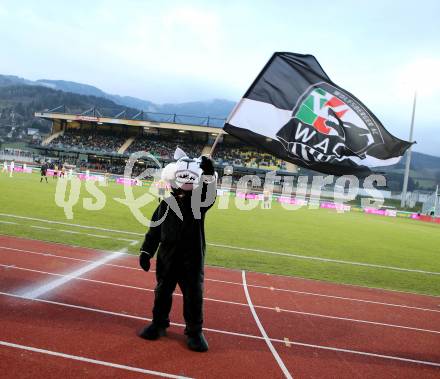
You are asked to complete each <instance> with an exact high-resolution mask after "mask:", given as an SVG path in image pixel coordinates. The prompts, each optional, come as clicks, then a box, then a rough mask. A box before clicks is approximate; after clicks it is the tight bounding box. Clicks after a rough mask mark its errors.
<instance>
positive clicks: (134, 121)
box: [35, 108, 226, 134]
mask: <svg viewBox="0 0 440 379" xmlns="http://www.w3.org/2000/svg"><path fill="white" fill-rule="evenodd" d="M91 112H93V113H91ZM35 117H39V118H44V119H46V120H51V121H54V120H64V121H66V122H72V121H76V122H88V123H97V124H101V123H102V124H107V125H108V124H110V125H111V124H113V125H123V126H132V127H149V128H157V129H175V130H185V131H191V132H202V133H212V134H226V132H225V131H223V129H222V128H221V126H222V125H223V123H224V121H225V119H221V118H215V117H214V118H213V117H200V116H186V115H177V114H164V113H152V112H139V113H138V114H137V115H135V116H134V117H133V118H126V116H125V114H124V112H121V113H119V114H117V115H115V116H112V117H110V116H103V115H102V114H101V113H100V112H99V111H98V110H97V109H94V108H92V109H90V110H88V111H86V112H83V113H81V114H72V113H59V112H54V111H44V112H35Z"/></svg>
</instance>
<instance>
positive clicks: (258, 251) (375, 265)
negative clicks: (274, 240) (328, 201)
mask: <svg viewBox="0 0 440 379" xmlns="http://www.w3.org/2000/svg"><path fill="white" fill-rule="evenodd" d="M0 216H5V217H13V218H18V219H23V220H31V221H40V222H47V223H50V224H58V225H65V226H73V227H77V228H84V229H93V230H101V231H106V232H112V233H120V234H129V235H135V236H143V235H144V234H142V233H136V232H130V231H128V230H118V229H110V228H101V227H98V226H88V225H81V224H72V223H68V222H61V221H52V220H46V219H41V218H36V217H26V216H18V215H13V214H8V213H0ZM207 245H208V246H214V247H221V248H224V249H231V250H240V251H248V252H255V253H264V254H270V255H279V256H285V257H288V258H297V259H308V260H314V261H320V262H328V263H336V264H345V265H352V266H361V267H369V268H379V269H383V270H394V271H403V272H413V273H419V274H426V275H440V272H435V271H425V270H417V269H409V268H403V267H396V266H385V265H377V264H373V263H362V262H352V261H344V260H339V259H330V258H321V257H313V256H308V255H299V254H293V253H284V252H278V251H269V250H262V249H254V248H247V247H239V246H230V245H222V244H217V243H207Z"/></svg>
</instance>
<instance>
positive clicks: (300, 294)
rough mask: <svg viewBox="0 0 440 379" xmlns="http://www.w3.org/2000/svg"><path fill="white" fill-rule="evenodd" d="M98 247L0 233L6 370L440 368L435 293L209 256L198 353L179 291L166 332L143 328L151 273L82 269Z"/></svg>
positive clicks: (415, 371)
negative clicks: (189, 341) (239, 264)
mask: <svg viewBox="0 0 440 379" xmlns="http://www.w3.org/2000/svg"><path fill="white" fill-rule="evenodd" d="M103 258H108V253H102V252H99V251H95V250H90V249H83V248H77V247H71V246H65V245H61V244H53V243H45V242H40V241H33V240H32V241H31V240H25V239H19V238H13V237H6V236H0V272H1V274H0V304H1V307H0V317H1V320H2V321H1V326H2V327H1V328H0V376H1V377H31V376H32V377H34V378H35V377H36V378H39V377H45V378H59V377H60V376H61V375H63V376H66V377H79V376H81V377H82V376H88V377H105V376H117V377H128V378H131V377H158V376H159V377H160V376H165V377H177V376H185V377H194V378H208V377H209V378H216V377H219V378H220V377H221V378H225V377H227V378H283V377H286V376H287V377H289V375H291V376H292V377H295V378H353V377H354V378H372V377H374V378H390V377H396V378H397V377H398V378H415V377H420V378H439V377H440V298H439V297H433V296H423V295H414V294H407V293H402V292H393V291H383V290H376V289H368V288H362V287H356V286H343V285H336V284H330V283H324V282H319V281H312V280H305V279H298V278H290V277H282V276H274V275H266V274H259V273H250V272H247V273H243V272H241V271H238V270H237V271H236V270H226V269H221V268H214V267H207V268H206V282H205V286H206V290H205V334H206V336H207V338H208V340H209V343H210V350H209V352H208V353H203V354H198V353H193V352H191V351H189V350H187V348H186V346H185V339H184V336H183V317H182V298H181V296H180V294H179V293H177V294H176V296H175V297H174V306H173V310H172V315H171V316H172V321H173V325H172V326H171V327H170V329H169V333H168V337H165V338H163V339H161V340H159V341H154V342H150V341H144V340H142V339H140V338H138V337H137V336H136V331H137V330H139V329H140V328H142V327H143V326H144V325H145V324H146V323H148V320H149V317H151V305H152V299H153V292H152V290H153V288H154V284H155V279H154V273H144V272H143V271H142V270H140V269H138V268H137V258H136V257H134V256H130V255H126V254H123V255H120V256H117V257H115V258H114V259H112V260H111V261H108V262H105V263H104V264H102V265H96V266H97V267H93V269H92V270H90V271H88V272H83V271H84V270H83V268H84V267H86V266H89V265H91V264H94V262H100V261H101V260H102V259H103ZM78 270H80V271H78ZM81 270H82V271H81ZM75 272H76V274H78V273H80V275H78V276H77V277H72V276H71V275H72V273H75ZM243 276H244V279H245V280H246V282H247V290H248V293H249V298H250V300H251V302H252V303H253V307H254V310H255V313H256V315H257V318H258V321H257V320H256V319H255V318H254V316H253V314H252V309H251V306H250V305H249V303H248V299H247V297H246V295H245V288H244V285H243ZM60 280H61V282H60ZM56 281H57V282H56ZM53 282H56V283H58V286H52V287H53V288H52V287H49V288H50V290H48V291H47V292H45V293H43V294H41V295H40V296H39V297H37V298H36V299H28V298H25V297H23V296H26V295H27V294H29V293H30V291H33V290H34V289H36V288H40V287H41V286H43V285H45V284H47V283H53ZM257 322H260V323H261V326H262V328H263V329H264V333H266V334H267V338H268V339H269V341H267V340H265V339H264V338H263V335H262V331H261V329H260V328H259V326H258V325H257ZM268 344H271V345H272V347H273V348H272V350H271V349H270V347H269V345H268Z"/></svg>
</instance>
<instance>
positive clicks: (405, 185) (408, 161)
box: [400, 91, 417, 207]
mask: <svg viewBox="0 0 440 379" xmlns="http://www.w3.org/2000/svg"><path fill="white" fill-rule="evenodd" d="M416 103H417V91H414V101H413V109H412V117H411V128H410V130H409V142H413V132H414V118H415V115H416ZM411 149H412V145H411V146H410V147H409V149H408V153H407V155H406V162H405V177H404V178H403V189H402V197H401V200H400V206H401V207H404V206H405V204H406V192H407V190H408V178H409V168H410V164H411Z"/></svg>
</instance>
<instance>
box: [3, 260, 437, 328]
mask: <svg viewBox="0 0 440 379" xmlns="http://www.w3.org/2000/svg"><path fill="white" fill-rule="evenodd" d="M0 267H4V268H5V269H8V268H10V269H15V270H21V271H28V272H35V273H38V274H44V275H52V276H58V277H65V276H67V277H68V276H69V275H62V274H57V273H53V272H47V271H41V270H34V269H30V268H25V267H20V266H16V265H4V264H0ZM71 279H73V280H79V281H84V282H89V283H96V284H103V285H109V286H114V287H120V288H129V289H133V290H138V291H145V292H154V289H150V288H144V287H137V286H130V285H127V284H120V283H114V282H107V281H102V280H96V279H89V278H82V277H71ZM248 287H250V286H249V285H248ZM175 295H176V296H180V297H182V294H181V293H176V294H175ZM203 299H204V300H206V301H212V302H217V303H223V304H230V305H239V306H245V307H247V306H248V304H247V303H240V302H236V301H227V300H220V299H214V298H210V297H204V298H203ZM254 307H255V308H259V309H268V310H271V311H276V312H278V313H279V312H286V313H294V314H299V315H303V316H311V317H320V318H327V319H332V320H340V321H348V322H354V323H361V324H369V325H375V326H382V327H389V328H397V329H406V330H413V331H416V332H425V333H434V334H440V331H438V330H431V329H422V328H416V327H412V326H404V325H395V324H388V323H382V322H376V321H367V320H359V319H353V318H347V317H337V316H330V315H324V314H320V313H311V312H302V311H295V310H290V309H284V308H279V307H275V308H273V307H266V306H263V305H254Z"/></svg>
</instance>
